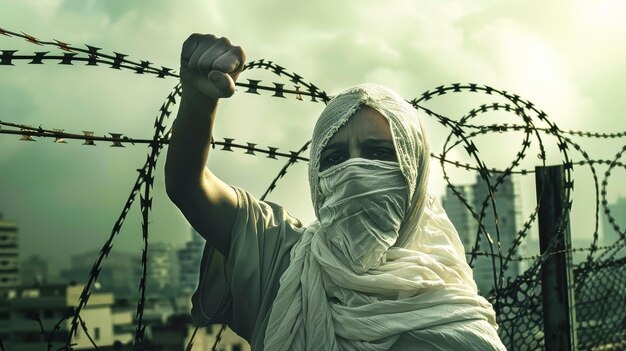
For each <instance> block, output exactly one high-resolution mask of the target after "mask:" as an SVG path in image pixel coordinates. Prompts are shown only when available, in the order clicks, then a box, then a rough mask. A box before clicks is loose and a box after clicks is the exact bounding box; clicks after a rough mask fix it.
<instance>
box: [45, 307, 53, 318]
mask: <svg viewBox="0 0 626 351" xmlns="http://www.w3.org/2000/svg"><path fill="white" fill-rule="evenodd" d="M43 317H44V318H54V311H53V310H51V309H46V310H44V311H43Z"/></svg>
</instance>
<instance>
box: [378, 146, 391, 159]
mask: <svg viewBox="0 0 626 351" xmlns="http://www.w3.org/2000/svg"><path fill="white" fill-rule="evenodd" d="M372 156H374V157H384V158H394V159H395V157H396V151H395V150H392V149H388V148H383V147H379V148H376V149H374V150H372Z"/></svg>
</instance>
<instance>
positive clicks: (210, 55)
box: [190, 38, 231, 77]
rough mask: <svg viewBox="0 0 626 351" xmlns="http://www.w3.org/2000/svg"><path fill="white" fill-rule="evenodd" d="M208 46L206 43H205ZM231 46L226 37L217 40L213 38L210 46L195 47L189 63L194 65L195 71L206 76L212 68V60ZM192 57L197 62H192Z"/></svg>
mask: <svg viewBox="0 0 626 351" xmlns="http://www.w3.org/2000/svg"><path fill="white" fill-rule="evenodd" d="M207 46H208V44H207ZM230 47H231V44H230V41H229V40H228V39H227V38H220V39H218V40H214V41H213V42H212V45H211V46H210V47H206V48H205V47H202V46H201V45H200V46H198V49H196V52H197V53H198V55H196V53H194V56H192V61H190V63H191V64H192V65H194V66H192V67H196V69H197V72H198V74H199V75H200V76H202V77H207V76H208V74H209V72H211V70H212V66H213V61H215V59H216V58H218V57H219V56H220V55H222V54H223V53H224V52H226V51H228V50H229V49H230ZM194 59H197V62H193V61H194Z"/></svg>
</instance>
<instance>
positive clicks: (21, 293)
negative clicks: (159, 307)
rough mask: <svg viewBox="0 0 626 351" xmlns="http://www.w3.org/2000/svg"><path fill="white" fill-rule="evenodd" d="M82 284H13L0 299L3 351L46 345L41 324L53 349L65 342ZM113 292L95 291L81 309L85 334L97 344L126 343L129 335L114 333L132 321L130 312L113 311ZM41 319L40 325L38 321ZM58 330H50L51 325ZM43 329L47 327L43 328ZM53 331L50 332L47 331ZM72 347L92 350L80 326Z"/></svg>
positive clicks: (46, 339) (24, 349) (39, 347)
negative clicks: (33, 285) (17, 285)
mask: <svg viewBox="0 0 626 351" xmlns="http://www.w3.org/2000/svg"><path fill="white" fill-rule="evenodd" d="M83 288H84V286H83V285H79V284H75V285H67V284H54V285H41V286H38V287H17V288H13V289H11V290H9V291H8V292H7V294H6V295H5V296H4V297H2V298H0V338H2V341H3V346H4V348H5V349H6V350H15V351H29V350H42V349H46V348H47V344H48V338H47V337H45V336H44V335H42V332H41V326H43V327H44V330H45V331H46V333H47V334H48V335H51V337H50V340H49V341H50V342H51V343H52V345H53V349H54V350H56V349H59V348H60V347H61V346H63V345H65V344H66V342H67V338H68V337H69V335H70V334H69V333H70V330H71V318H66V317H67V316H70V315H71V313H72V310H73V308H75V307H76V306H77V305H78V302H79V297H80V294H81V293H82V291H83ZM113 296H114V295H113V293H103V292H99V291H95V292H92V293H91V296H90V298H89V303H88V305H87V306H85V307H84V308H83V310H82V312H81V318H82V320H83V322H84V323H85V325H86V327H87V331H88V332H89V336H90V337H91V338H92V339H93V341H94V342H95V343H96V345H98V346H108V345H113V343H114V342H116V341H118V342H121V343H128V342H129V341H131V340H132V337H133V334H131V333H128V332H125V333H116V330H119V329H120V327H121V326H123V325H124V324H125V325H130V323H132V320H133V319H132V311H131V310H129V309H127V310H125V311H113V309H112V307H113V303H114V297H113ZM38 320H39V321H41V325H40V324H39V322H38ZM55 325H58V329H57V330H54V326H55ZM46 328H47V329H46ZM53 330H54V332H53V333H51V332H52V331H53ZM72 343H74V344H75V345H74V346H73V349H76V350H86V349H93V346H92V344H91V341H90V340H89V338H88V336H87V334H86V333H85V331H83V330H82V328H79V330H78V331H77V333H76V336H74V337H73V338H72Z"/></svg>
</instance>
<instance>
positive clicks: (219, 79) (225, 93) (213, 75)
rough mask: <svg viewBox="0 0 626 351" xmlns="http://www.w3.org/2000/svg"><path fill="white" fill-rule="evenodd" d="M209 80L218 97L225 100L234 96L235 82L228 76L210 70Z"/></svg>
mask: <svg viewBox="0 0 626 351" xmlns="http://www.w3.org/2000/svg"><path fill="white" fill-rule="evenodd" d="M209 80H210V81H211V82H212V83H213V84H214V86H215V88H216V89H217V94H218V95H219V97H226V98H227V97H231V96H233V94H235V81H234V80H233V78H232V77H231V76H230V75H229V74H226V73H224V72H222V71H218V70H212V71H211V72H209Z"/></svg>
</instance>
